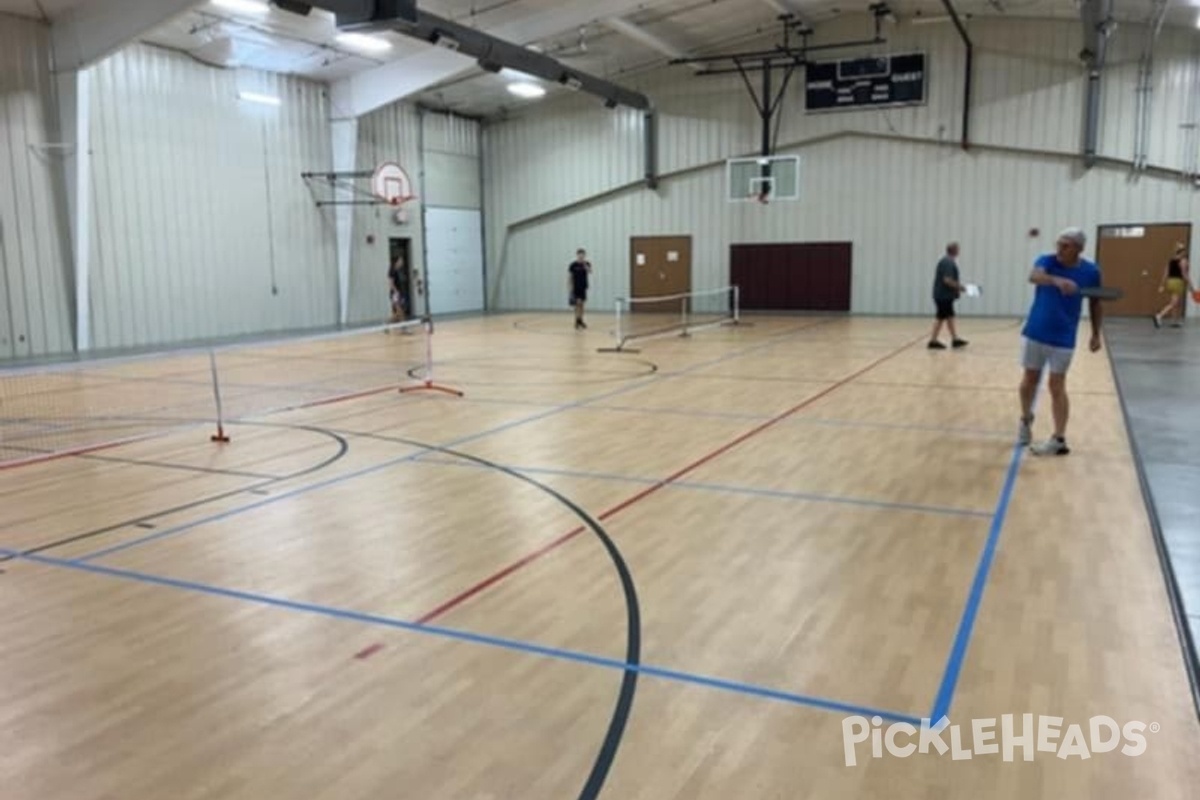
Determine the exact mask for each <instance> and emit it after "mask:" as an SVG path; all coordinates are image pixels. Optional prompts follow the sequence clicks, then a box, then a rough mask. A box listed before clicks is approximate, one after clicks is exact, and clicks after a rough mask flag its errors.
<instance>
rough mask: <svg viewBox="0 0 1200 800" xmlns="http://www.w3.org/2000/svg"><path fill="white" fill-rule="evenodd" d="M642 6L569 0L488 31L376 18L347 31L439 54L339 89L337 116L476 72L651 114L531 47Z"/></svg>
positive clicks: (334, 100)
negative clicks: (513, 75) (528, 80)
mask: <svg viewBox="0 0 1200 800" xmlns="http://www.w3.org/2000/svg"><path fill="white" fill-rule="evenodd" d="M344 1H345V0H319V2H315V3H313V5H315V6H319V7H322V8H328V7H331V6H333V5H335V4H337V3H338V2H344ZM356 1H358V0H356ZM379 1H380V2H383V0H379ZM643 2H644V0H605V2H604V3H602V4H601V3H597V2H595V0H566V2H560V3H558V4H556V5H555V7H554V8H553V9H551V10H549V11H542V12H540V13H538V14H531V15H528V16H524V17H521V18H519V19H515V20H510V21H507V22H505V23H504V24H499V25H495V26H492V27H489V29H488V30H486V31H485V30H482V29H480V28H479V27H467V26H465V25H460V24H458V23H456V22H453V21H452V20H448V19H443V18H441V17H438V16H435V15H433V14H429V13H427V12H425V11H420V10H418V11H417V12H416V18H417V19H416V21H415V22H414V21H412V20H411V19H409V18H407V17H404V16H400V17H396V18H393V19H383V18H381V17H377V18H375V19H374V20H373V21H370V22H365V23H357V24H354V25H350V26H348V29H353V30H360V31H369V30H381V29H387V30H394V31H396V32H398V33H401V34H404V35H406V36H410V37H412V38H414V39H418V40H420V41H424V42H429V43H433V44H437V45H438V47H437V48H434V49H431V50H428V51H427V52H424V53H418V54H417V55H414V56H411V57H409V58H403V59H400V60H398V61H393V62H389V63H387V64H384V65H383V66H380V67H376V68H375V69H372V70H368V71H366V72H363V73H359V74H357V75H355V76H353V77H352V78H348V79H345V80H341V81H337V82H336V83H334V84H333V86H332V89H331V92H330V97H331V104H332V106H333V113H334V115H335V116H336V117H346V118H348V117H358V116H362V115H363V114H367V113H370V112H371V111H374V110H375V109H377V108H382V107H384V106H386V105H390V104H391V103H394V102H396V101H398V100H402V99H404V98H405V97H408V96H411V95H413V94H416V93H418V92H421V91H423V90H425V89H428V88H430V87H432V86H435V85H437V84H439V83H442V82H444V81H448V80H451V79H454V78H457V77H459V76H462V75H466V74H469V73H471V72H472V71H474V70H476V69H477V68H478V67H483V68H484V69H488V70H490V71H497V70H499V69H501V68H504V67H507V68H509V69H512V70H515V71H518V72H524V73H527V74H529V75H533V76H536V77H539V78H542V79H544V80H547V81H550V82H552V83H562V84H564V85H568V86H570V87H571V88H574V89H579V90H580V91H584V92H588V93H590V94H595V95H597V96H598V97H601V98H602V99H603V100H604V101H605V102H607V103H609V104H610V105H612V106H615V105H627V106H631V107H633V108H638V109H641V110H645V109H647V108H649V107H650V101H649V100H648V99H647V98H645V97H644V96H642V95H640V94H638V93H636V92H630V91H628V90H626V89H624V88H622V87H620V86H617V85H616V84H613V83H610V82H608V81H605V80H603V79H601V78H597V77H595V76H592V75H588V74H586V73H583V72H579V71H577V70H573V69H571V68H569V67H566V66H565V65H563V64H561V63H559V62H557V61H556V60H554V59H553V58H551V57H549V56H545V55H542V54H540V53H537V52H534V51H532V50H530V49H528V48H527V47H526V45H529V44H532V43H534V42H537V41H539V40H542V39H545V38H548V37H551V36H556V35H558V34H561V33H562V32H564V31H569V30H572V29H573V28H576V27H578V26H579V25H583V24H587V23H590V22H595V21H597V20H599V19H602V18H607V17H612V16H619V15H621V14H624V13H626V12H629V11H632V10H634V9H636V8H638V7H639V6H640V5H641V4H642V3H643ZM473 24H476V25H482V24H483V22H482V17H481V18H474V19H473Z"/></svg>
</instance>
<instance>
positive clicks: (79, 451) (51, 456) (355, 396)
mask: <svg viewBox="0 0 1200 800" xmlns="http://www.w3.org/2000/svg"><path fill="white" fill-rule="evenodd" d="M399 387H400V384H398V383H391V384H388V385H387V386H380V387H377V388H375V389H367V390H365V391H361V392H352V393H350V394H339V395H334V396H333V397H325V398H322V399H320V400H312V401H310V402H307V403H303V404H301V405H297V406H289V407H287V408H276V409H268V410H266V411H260V412H257V413H255V414H254V416H259V417H269V416H273V415H275V414H282V413H285V412H287V411H303V410H305V409H309V408H316V407H317V406H327V405H332V404H334V403H344V402H346V401H348V400H360V399H362V398H364V397H371V396H372V395H377V394H383V393H384V392H390V391H393V390H395V389H397V388H399ZM229 421H230V422H233V423H236V422H237V420H229ZM213 423H214V424H215V423H216V419H214V420H213ZM202 424H205V423H188V424H187V425H182V426H170V427H169V428H168V429H167V430H165V431H154V432H152V433H144V434H139V435H137V436H129V437H126V438H124V439H114V440H110V441H107V442H100V443H98V444H89V445H83V446H82V447H74V448H71V449H70V450H60V451H59V452H57V453H45V454H44V455H36V456H30V457H28V458H22V459H18V460H15V461H3V462H0V472H3V471H5V470H9V469H17V468H18V467H29V466H33V465H34V464H44V463H45V462H47V461H57V460H58V459H61V458H71V457H72V456H84V455H88V454H90V453H96V452H99V451H101V450H111V449H113V448H116V447H122V446H124V445H127V444H134V443H135V442H140V441H144V440H146V439H155V438H159V437H162V436H168V435H170V434H172V433H177V432H179V431H181V430H183V429H185V428H188V427H199V426H200V425H202Z"/></svg>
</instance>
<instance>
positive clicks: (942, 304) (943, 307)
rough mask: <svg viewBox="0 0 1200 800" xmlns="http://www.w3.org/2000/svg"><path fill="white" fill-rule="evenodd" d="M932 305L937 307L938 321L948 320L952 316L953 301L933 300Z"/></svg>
mask: <svg viewBox="0 0 1200 800" xmlns="http://www.w3.org/2000/svg"><path fill="white" fill-rule="evenodd" d="M933 302H934V305H936V306H937V318H938V319H950V318H951V317H953V316H954V301H953V300H934V301H933Z"/></svg>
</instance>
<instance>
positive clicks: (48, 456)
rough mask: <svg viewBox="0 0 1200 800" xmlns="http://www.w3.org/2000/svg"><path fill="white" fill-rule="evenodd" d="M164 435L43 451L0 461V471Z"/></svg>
mask: <svg viewBox="0 0 1200 800" xmlns="http://www.w3.org/2000/svg"><path fill="white" fill-rule="evenodd" d="M168 432H169V431H168ZM51 433H53V432H51ZM165 435H166V433H164V432H163V431H155V432H153V433H143V434H139V435H138V436H127V437H126V438H124V439H116V440H114V441H109V442H102V443H100V444H89V445H84V446H83V447H75V448H72V449H70V450H60V451H59V452H57V453H45V454H44V455H37V456H29V457H28V458H22V459H18V460H16V461H5V462H2V463H0V472H3V471H4V470H8V469H16V468H17V467H31V466H33V465H34V464H44V463H46V462H47V461H57V460H58V459H60V458H70V457H71V456H83V455H87V454H88V453H96V452H99V451H101V450H111V449H113V448H114V447H121V446H123V445H127V444H133V443H134V442H140V441H144V440H146V439H154V438H157V437H159V436H165Z"/></svg>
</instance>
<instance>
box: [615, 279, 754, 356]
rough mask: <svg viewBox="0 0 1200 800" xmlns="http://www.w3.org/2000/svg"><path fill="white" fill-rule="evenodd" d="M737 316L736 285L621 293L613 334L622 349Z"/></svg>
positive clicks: (715, 323)
mask: <svg viewBox="0 0 1200 800" xmlns="http://www.w3.org/2000/svg"><path fill="white" fill-rule="evenodd" d="M738 320H739V312H738V287H736V286H723V287H721V288H718V289H705V290H700V291H695V292H684V293H680V294H669V295H657V296H653V297H619V298H617V304H616V327H615V330H614V335H615V337H616V342H617V349H618V350H619V349H622V348H624V347H625V346H626V345H627V344H629V343H631V342H635V341H646V340H649V339H656V338H660V337H663V336H687V335H689V334H691V333H693V332H695V331H700V330H704V329H706V328H711V327H715V326H718V325H726V324H730V323H736V322H738Z"/></svg>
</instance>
